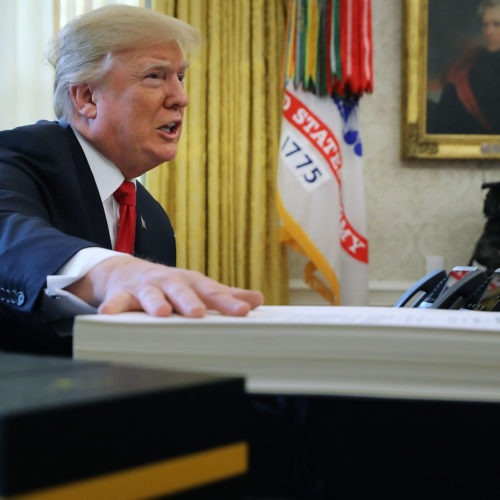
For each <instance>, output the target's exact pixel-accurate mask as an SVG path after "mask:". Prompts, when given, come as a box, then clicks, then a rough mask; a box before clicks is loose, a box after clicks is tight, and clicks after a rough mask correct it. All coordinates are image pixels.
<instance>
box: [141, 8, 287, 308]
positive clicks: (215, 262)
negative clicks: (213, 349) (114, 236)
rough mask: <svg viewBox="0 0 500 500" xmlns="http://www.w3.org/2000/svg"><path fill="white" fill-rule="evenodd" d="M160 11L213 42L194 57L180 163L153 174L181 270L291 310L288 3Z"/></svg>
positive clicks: (151, 179) (149, 176)
mask: <svg viewBox="0 0 500 500" xmlns="http://www.w3.org/2000/svg"><path fill="white" fill-rule="evenodd" d="M153 8H154V9H156V10H158V11H160V12H163V13H166V14H169V15H174V16H176V17H179V18H180V19H184V20H185V21H187V22H189V23H190V24H192V25H194V26H196V27H197V28H198V29H200V31H201V32H202V34H203V37H204V39H205V42H204V45H203V47H202V49H201V50H200V51H199V52H198V53H197V54H190V55H189V60H190V63H191V64H190V68H189V70H188V74H187V78H186V91H187V94H188V96H189V99H190V104H189V106H188V109H187V111H186V116H185V121H184V128H183V136H182V138H181V141H180V144H179V153H178V155H177V158H176V159H175V160H174V161H172V162H169V163H168V164H165V165H162V166H160V167H158V168H157V169H154V170H152V171H151V172H149V173H148V174H147V176H146V184H147V186H148V188H149V189H150V191H151V192H152V193H153V195H154V196H155V197H157V199H158V200H159V201H160V203H162V205H163V206H164V208H165V209H166V210H167V212H168V213H169V215H170V217H171V219H172V223H173V225H174V228H175V231H176V239H177V247H178V265H179V266H182V267H188V268H190V269H197V270H200V271H202V272H205V273H207V274H208V275H209V276H211V277H212V278H214V279H217V280H220V281H222V282H223V283H226V284H228V285H230V286H240V287H245V288H254V289H260V290H262V291H263V292H264V294H265V297H266V303H267V304H286V303H288V271H287V267H288V265H287V259H286V250H285V248H284V247H282V246H281V244H280V243H279V219H278V214H277V211H276V168H277V163H278V162H277V158H278V143H279V133H280V118H281V102H282V97H283V90H282V89H283V83H282V71H281V68H282V59H283V45H284V37H285V27H286V0H156V1H154V2H153Z"/></svg>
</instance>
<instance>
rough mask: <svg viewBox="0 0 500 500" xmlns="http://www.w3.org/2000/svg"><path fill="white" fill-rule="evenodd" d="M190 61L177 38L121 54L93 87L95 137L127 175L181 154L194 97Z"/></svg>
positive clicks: (102, 151)
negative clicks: (188, 80) (189, 91)
mask: <svg viewBox="0 0 500 500" xmlns="http://www.w3.org/2000/svg"><path fill="white" fill-rule="evenodd" d="M186 68H187V63H186V61H185V60H184V58H183V55H182V52H181V50H180V48H179V46H178V45H177V43H176V42H169V43H167V44H163V45H157V46H153V47H147V48H140V49H132V50H127V51H123V52H120V53H118V54H115V56H114V61H113V63H112V67H111V69H110V70H109V72H108V74H107V75H106V77H105V79H104V81H103V82H102V83H100V84H98V85H97V86H95V87H94V88H93V93H92V99H93V101H94V102H95V105H96V116H95V118H94V119H93V121H92V124H91V141H92V142H93V143H94V145H95V146H96V147H97V149H98V150H100V151H101V153H103V154H104V155H105V156H106V157H107V158H109V159H110V160H111V161H112V162H113V163H115V164H116V165H117V166H118V168H119V169H120V170H121V171H122V173H123V174H124V176H125V177H126V178H132V177H138V176H139V175H142V174H143V173H145V172H147V171H148V170H150V169H152V168H154V167H155V166H157V165H159V164H160V163H162V162H165V161H169V160H172V159H173V158H174V157H175V155H176V154H177V142H178V141H179V138H180V135H181V130H182V119H183V115H184V110H185V108H186V106H187V104H188V98H187V96H186V93H185V91H184V84H183V79H184V74H185V71H186Z"/></svg>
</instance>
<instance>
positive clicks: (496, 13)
mask: <svg viewBox="0 0 500 500" xmlns="http://www.w3.org/2000/svg"><path fill="white" fill-rule="evenodd" d="M482 31H483V35H484V38H485V40H486V49H487V50H488V51H489V52H496V51H498V50H500V5H495V6H494V7H487V8H486V9H485V11H484V14H483V22H482Z"/></svg>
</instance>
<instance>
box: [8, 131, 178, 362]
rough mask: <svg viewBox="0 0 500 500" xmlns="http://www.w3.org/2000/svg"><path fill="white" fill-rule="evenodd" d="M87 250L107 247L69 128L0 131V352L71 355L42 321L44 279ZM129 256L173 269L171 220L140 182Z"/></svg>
mask: <svg viewBox="0 0 500 500" xmlns="http://www.w3.org/2000/svg"><path fill="white" fill-rule="evenodd" d="M91 246H100V247H104V248H111V242H110V238H109V233H108V226H107V223H106V217H105V214H104V209H103V206H102V203H101V200H100V197H99V193H98V190H97V186H96V184H95V181H94V177H93V175H92V172H91V170H90V167H89V165H88V163H87V160H86V158H85V155H84V153H83V151H82V149H81V147H80V144H79V143H78V140H77V139H76V137H75V135H74V133H73V131H72V130H71V128H70V127H69V126H68V125H60V124H58V123H55V122H46V121H44V122H38V123H37V124H35V125H30V126H25V127H19V128H16V129H13V130H10V131H5V132H0V349H6V350H16V351H24V352H50V353H52V352H53V353H54V354H57V353H59V351H60V350H61V349H62V351H61V352H62V353H63V354H69V353H70V349H71V347H70V345H71V342H70V338H69V339H65V340H64V339H61V338H60V337H59V336H58V335H56V334H55V333H54V329H53V328H52V326H51V325H49V324H47V323H46V322H44V321H43V320H42V318H41V316H40V304H41V297H42V294H43V290H44V288H45V286H46V277H47V276H48V275H51V274H55V273H56V272H57V270H58V269H59V268H60V267H61V266H62V265H63V264H64V263H65V262H67V261H68V259H70V258H71V257H72V256H73V255H75V254H76V253H77V252H78V251H79V250H81V249H83V248H86V247H91ZM134 253H135V255H137V256H138V257H142V258H146V259H148V260H153V261H155V262H160V263H164V264H167V265H171V266H174V265H175V237H174V231H173V229H172V225H171V224H170V220H169V218H168V216H167V214H166V213H165V211H164V210H163V208H162V207H161V206H160V204H159V203H158V202H157V201H155V200H154V199H153V197H152V196H151V195H150V194H149V193H148V192H147V191H146V189H145V188H144V187H143V186H142V185H141V184H140V183H138V184H137V229H136V245H135V251H134ZM60 345H63V347H62V348H61V347H59V346H60Z"/></svg>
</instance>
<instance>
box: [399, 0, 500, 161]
mask: <svg viewBox="0 0 500 500" xmlns="http://www.w3.org/2000/svg"><path fill="white" fill-rule="evenodd" d="M403 5H404V8H403V47H404V49H403V61H402V62H403V64H402V68H403V75H402V126H401V131H402V138H401V153H402V156H403V158H407V159H436V160H441V159H454V160H460V159H485V160H495V159H496V160H498V159H500V128H496V127H490V128H489V129H488V131H486V129H485V130H476V129H480V127H479V125H477V124H475V125H474V126H472V125H470V124H465V118H467V119H469V117H470V115H468V116H462V115H460V114H458V112H455V110H454V111H453V112H448V111H447V112H443V109H450V108H446V107H445V106H444V104H443V102H444V101H446V99H445V98H444V96H445V95H448V94H449V93H450V92H449V90H450V89H447V93H446V94H445V92H444V89H445V87H446V83H447V82H448V84H449V82H450V81H453V80H451V78H452V76H453V73H452V72H451V71H450V68H453V64H454V61H457V60H458V59H459V58H463V57H464V56H462V55H461V54H463V53H467V54H468V53H476V52H479V49H476V47H477V46H481V43H482V44H483V45H484V41H483V40H482V38H483V36H482V31H481V22H480V16H479V14H478V6H479V0H474V1H471V0H405V1H404V4H403ZM447 9H448V10H447ZM458 14H460V15H458ZM483 52H487V51H486V50H483ZM499 56H500V54H499ZM455 66H457V67H458V63H456V64H455ZM450 75H451V76H450ZM446 77H448V78H449V79H448V80H446ZM499 78H500V75H499ZM464 80H466V79H464V78H463V74H462V80H461V81H464ZM458 85H459V84H458V83H457V87H458ZM448 86H450V85H448ZM455 90H456V89H455ZM483 94H484V93H483ZM458 95H459V91H458V90H456V92H455V96H458ZM442 96H443V97H442ZM476 107H477V106H476ZM466 114H467V112H466ZM497 114H498V115H499V125H500V109H498V113H497ZM462 117H463V118H464V120H463V121H460V119H459V118H462ZM479 118H481V117H479ZM446 122H448V124H446ZM481 123H482V122H481ZM476 125H477V126H476ZM487 125H489V124H487ZM447 127H451V128H447ZM452 129H453V130H452ZM455 129H457V130H455Z"/></svg>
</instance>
